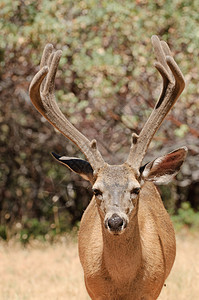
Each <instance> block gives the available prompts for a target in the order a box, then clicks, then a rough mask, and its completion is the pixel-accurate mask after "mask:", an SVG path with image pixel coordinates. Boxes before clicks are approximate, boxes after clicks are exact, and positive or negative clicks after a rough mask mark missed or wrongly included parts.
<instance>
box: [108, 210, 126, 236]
mask: <svg viewBox="0 0 199 300" xmlns="http://www.w3.org/2000/svg"><path fill="white" fill-rule="evenodd" d="M126 226H127V221H126V220H125V219H124V218H123V217H121V216H119V215H118V214H116V213H114V214H112V216H110V217H108V218H106V219H105V227H106V229H108V231H109V232H110V233H113V234H121V233H122V232H123V231H124V229H125V228H126Z"/></svg>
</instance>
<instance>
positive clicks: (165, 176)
mask: <svg viewBox="0 0 199 300" xmlns="http://www.w3.org/2000/svg"><path fill="white" fill-rule="evenodd" d="M187 151H188V149H187V148H186V147H182V148H179V149H177V150H175V151H173V152H171V153H169V154H166V155H164V156H161V157H158V158H156V159H155V160H153V161H152V162H150V163H147V164H146V165H145V166H143V167H141V168H140V173H141V177H142V178H143V180H144V181H153V182H154V183H156V184H167V183H169V182H170V181H171V180H172V179H173V177H174V176H175V175H177V173H178V172H179V170H180V167H181V166H182V164H183V162H184V160H185V158H186V155H187Z"/></svg>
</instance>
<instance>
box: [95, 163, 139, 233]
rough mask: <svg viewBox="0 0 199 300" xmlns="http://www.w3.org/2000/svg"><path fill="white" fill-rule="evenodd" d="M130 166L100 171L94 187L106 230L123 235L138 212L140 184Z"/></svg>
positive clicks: (113, 167) (108, 167) (109, 167)
mask: <svg viewBox="0 0 199 300" xmlns="http://www.w3.org/2000/svg"><path fill="white" fill-rule="evenodd" d="M136 177H137V176H136V175H135V172H134V171H133V170H132V169H130V167H129V166H128V165H125V164H124V165H119V166H110V165H107V166H106V167H104V168H102V169H101V170H100V171H99V174H98V176H97V179H96V181H95V183H94V185H93V192H94V197H95V200H96V203H97V206H98V211H99V214H100V217H101V219H102V222H103V223H104V226H105V228H106V229H107V230H108V231H109V232H110V233H113V234H121V233H122V232H124V230H125V229H126V227H127V226H128V223H129V220H130V218H131V215H132V214H134V213H135V212H136V210H137V204H138V198H139V191H140V183H139V181H138V180H137V179H136Z"/></svg>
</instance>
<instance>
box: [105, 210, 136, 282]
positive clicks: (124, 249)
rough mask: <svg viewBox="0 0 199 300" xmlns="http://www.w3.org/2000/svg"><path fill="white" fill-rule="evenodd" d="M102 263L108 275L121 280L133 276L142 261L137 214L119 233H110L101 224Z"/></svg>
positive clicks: (129, 278)
mask: <svg viewBox="0 0 199 300" xmlns="http://www.w3.org/2000/svg"><path fill="white" fill-rule="evenodd" d="M102 235H103V256H104V263H105V267H106V269H107V271H108V272H109V274H110V276H111V277H112V278H113V279H114V280H116V281H120V282H122V281H123V280H124V281H126V280H128V281H129V280H132V279H133V278H135V276H136V274H137V271H138V269H139V268H140V266H141V263H142V251H141V242H140V233H139V226H138V218H137V214H136V215H135V216H134V217H133V218H132V220H131V221H130V222H129V224H128V226H127V228H126V230H125V232H124V233H123V234H121V235H112V234H110V233H109V232H108V231H107V230H106V229H105V227H104V226H102Z"/></svg>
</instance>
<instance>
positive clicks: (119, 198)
mask: <svg viewBox="0 0 199 300" xmlns="http://www.w3.org/2000/svg"><path fill="white" fill-rule="evenodd" d="M152 44H153V47H154V51H155V55H156V58H157V62H156V63H155V67H156V69H157V70H158V71H159V73H160V74H161V76H162V79H163V88H162V92H161V95H160V98H159V100H158V102H157V104H156V106H155V108H154V109H153V111H152V113H151V115H150V117H149V119H148V121H147V122H146V124H145V125H144V127H143V129H142V131H141V132H140V134H139V135H136V134H135V133H133V134H132V145H131V148H130V152H129V155H128V158H127V160H126V162H125V163H123V164H122V165H109V164H107V163H106V162H105V161H104V160H103V158H102V156H101V154H100V152H99V150H98V148H97V143H96V140H93V141H91V142H90V141H89V140H88V139H87V138H86V137H85V136H84V135H82V134H81V133H80V132H79V131H78V130H77V129H76V128H75V127H74V126H73V125H72V124H71V123H70V122H69V121H68V120H67V119H66V117H65V116H64V115H63V114H62V112H61V111H60V109H59V107H58V105H57V103H56V100H55V96H54V82H55V75H56V71H57V68H58V64H59V60H60V58H61V51H53V46H52V45H50V44H48V45H47V46H46V47H45V49H44V52H43V56H42V59H41V64H40V71H39V72H38V73H37V74H36V75H35V77H34V78H33V80H32V82H31V85H30V98H31V101H32V103H33V104H34V105H35V107H36V108H37V110H38V111H39V112H40V113H41V114H42V115H43V116H44V117H45V118H46V119H47V120H48V121H49V122H50V123H51V124H52V125H53V126H54V127H56V128H57V129H58V130H59V131H60V132H61V133H62V134H63V135H65V136H66V137H67V138H68V139H70V140H71V141H72V142H74V143H75V144H76V145H77V146H78V147H79V148H80V150H81V151H82V152H83V154H84V155H85V156H86V158H87V161H85V160H82V159H79V158H73V157H72V158H71V157H66V156H59V155H57V154H55V153H52V155H53V156H54V158H55V159H57V160H58V161H59V162H60V163H62V164H64V165H66V166H67V167H68V168H69V169H71V170H72V171H74V172H76V173H78V174H79V175H81V176H82V177H83V178H84V179H86V180H89V181H90V182H91V184H92V188H93V193H94V197H95V200H96V205H97V207H98V211H99V215H100V217H101V220H102V224H104V228H105V229H107V232H109V233H112V234H115V235H119V234H121V233H123V232H125V230H126V228H128V224H129V222H130V220H131V219H132V218H133V217H134V216H135V215H136V214H137V210H138V202H139V201H138V200H139V193H140V191H141V188H142V185H143V184H144V182H145V181H153V182H154V183H157V184H158V183H167V182H169V181H170V180H171V179H172V178H173V177H174V176H175V175H176V174H177V172H178V171H179V169H180V167H181V165H182V163H183V161H184V159H185V157H186V153H187V148H186V147H182V148H180V149H177V150H175V151H173V152H171V153H169V154H167V155H164V156H161V157H159V158H156V159H155V160H154V161H152V162H149V163H147V164H146V165H144V166H142V161H143V158H144V156H145V154H146V151H147V148H148V146H149V144H150V142H151V140H152V138H153V136H154V134H155V132H156V131H157V129H158V128H159V126H160V125H161V123H162V121H163V120H164V118H165V116H166V115H167V113H168V112H169V110H170V109H171V108H172V106H173V105H174V104H175V102H176V100H177V99H178V97H179V96H180V94H181V93H182V91H183V89H184V86H185V81H184V78H183V75H182V73H181V71H180V69H179V67H178V66H177V64H176V62H175V61H174V59H173V57H172V56H171V52H170V49H169V47H168V45H167V44H166V43H165V42H163V41H160V40H159V38H158V37H157V36H153V37H152Z"/></svg>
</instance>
